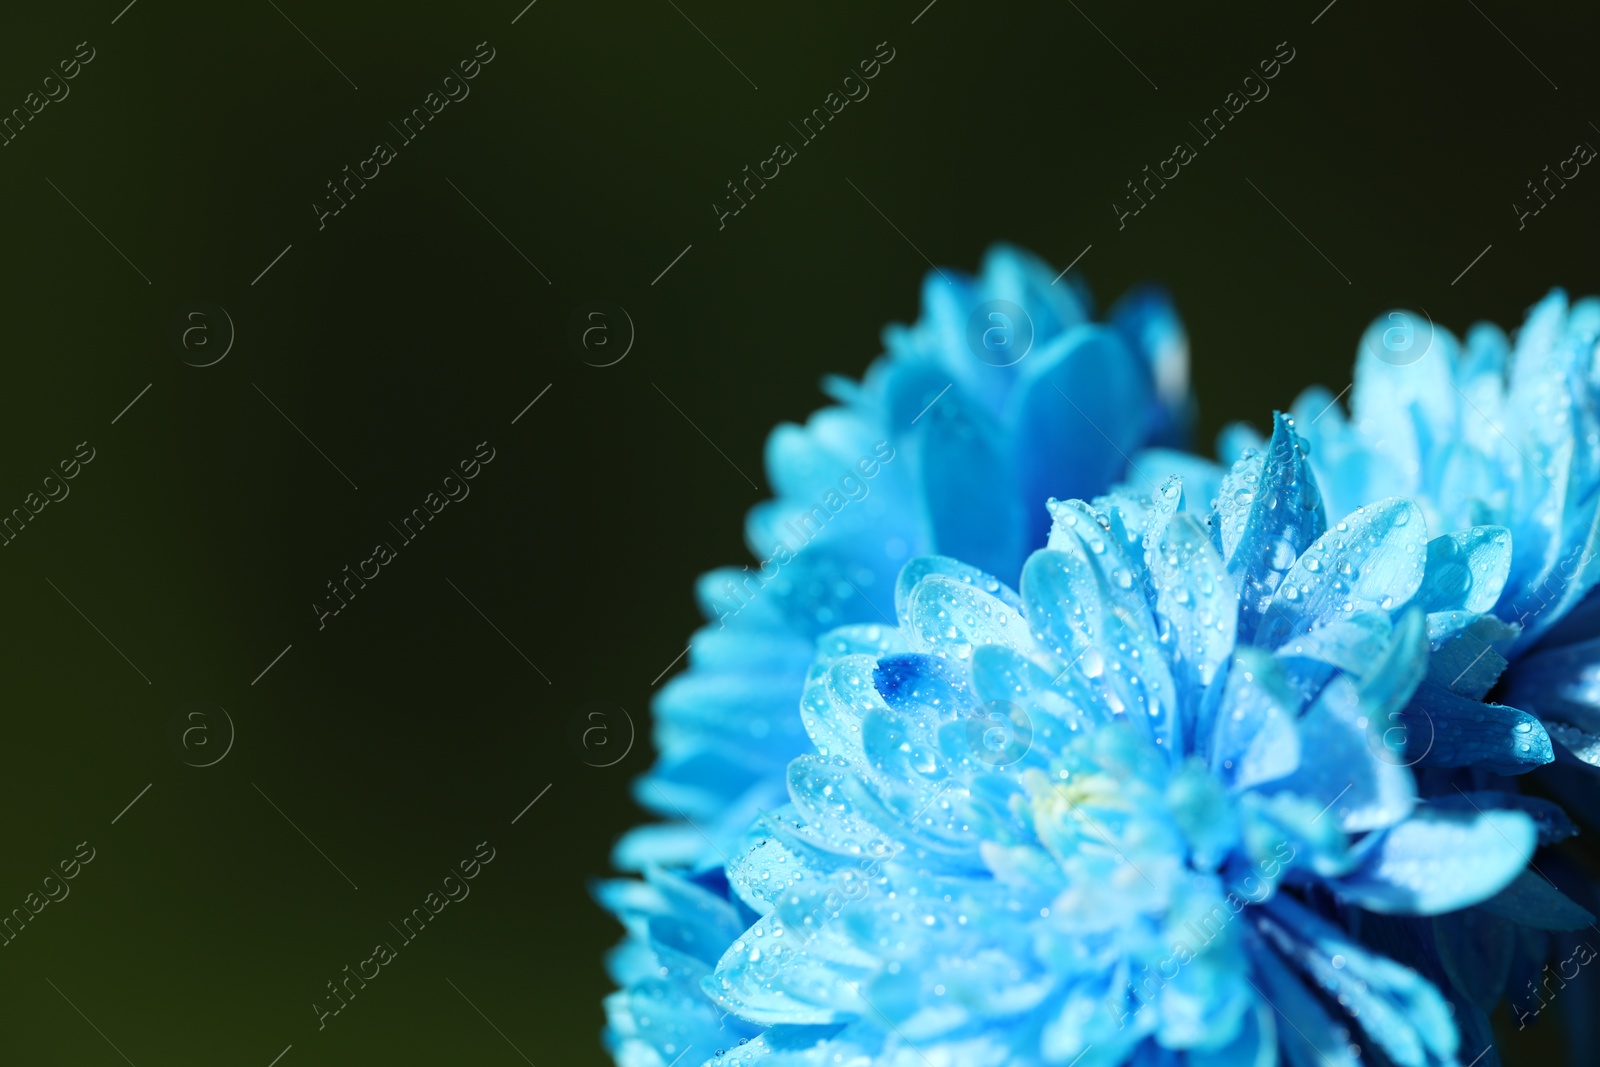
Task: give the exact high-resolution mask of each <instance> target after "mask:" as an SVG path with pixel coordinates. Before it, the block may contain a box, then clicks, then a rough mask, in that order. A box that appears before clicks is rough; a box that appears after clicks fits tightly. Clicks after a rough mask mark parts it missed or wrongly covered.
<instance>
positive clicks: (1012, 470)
mask: <svg viewBox="0 0 1600 1067" xmlns="http://www.w3.org/2000/svg"><path fill="white" fill-rule="evenodd" d="M884 347H885V350H886V351H885V354H884V355H883V356H881V357H880V358H879V359H878V360H876V361H875V362H874V363H873V364H872V366H871V367H870V368H869V369H868V372H867V375H866V377H865V379H864V380H863V381H861V382H854V381H850V380H847V379H844V378H837V377H835V378H830V379H828V380H827V381H826V382H825V383H824V385H825V388H826V390H827V392H828V393H829V395H830V396H832V398H833V399H834V400H835V401H836V406H832V407H828V408H824V409H823V410H821V411H819V412H817V413H816V414H814V415H813V416H812V417H811V418H810V420H809V421H808V422H807V424H806V425H805V426H804V427H801V426H796V425H783V426H779V427H778V428H777V429H776V430H774V431H773V433H772V436H771V437H770V438H769V440H768V442H767V449H766V466H767V474H768V477H769V479H770V480H771V483H772V485H773V486H774V488H775V491H776V496H775V498H774V499H772V500H770V501H767V502H765V503H763V504H760V505H758V506H757V507H755V508H754V509H752V511H751V512H750V515H749V518H748V521H747V523H746V530H745V535H746V541H747V543H748V544H749V546H750V551H751V553H752V554H753V555H754V556H755V557H756V559H757V561H759V562H758V564H757V565H756V566H753V567H751V566H747V567H745V568H743V569H742V570H740V569H734V568H726V569H723V570H718V571H713V572H711V573H709V574H706V575H704V576H703V577H702V578H701V579H700V582H699V586H698V593H699V599H700V601H701V604H702V608H703V610H704V613H705V615H706V618H707V619H708V620H709V622H708V625H707V626H706V627H705V628H703V629H701V630H700V631H699V632H698V633H696V634H695V636H694V638H693V641H692V643H691V647H690V651H689V667H688V670H686V671H685V672H683V673H682V674H681V675H679V676H678V677H675V678H674V679H672V681H670V682H669V683H668V684H667V685H666V686H665V688H664V689H663V690H662V692H661V693H660V695H659V696H658V697H657V698H656V701H655V703H654V705H653V712H654V718H655V739H656V745H657V748H658V749H659V752H660V758H659V760H658V762H657V765H656V766H655V768H654V769H653V770H652V771H651V772H650V773H649V774H648V775H647V776H646V777H645V778H644V779H642V780H641V781H640V782H639V783H638V785H637V787H636V790H635V792H636V795H637V797H638V800H639V802H640V803H641V804H643V805H644V806H645V807H647V808H649V809H650V810H652V811H655V812H657V813H659V814H661V815H663V816H665V817H667V818H668V819H669V820H672V821H671V822H670V823H668V824H666V825H659V826H651V827H644V828H641V829H639V830H636V831H635V832H633V833H631V834H629V835H628V836H627V837H626V838H625V839H624V840H623V842H622V843H621V844H620V846H619V847H618V848H617V850H616V853H615V860H616V862H617V864H618V866H620V867H622V868H624V869H628V870H639V869H642V868H644V867H646V866H648V865H652V864H655V865H662V864H665V865H674V866H693V865H696V864H701V865H704V864H716V863H720V862H721V860H720V858H719V857H718V855H717V849H719V848H721V849H726V848H729V847H731V844H732V842H733V841H735V840H737V838H738V835H739V834H740V833H741V832H742V830H743V829H744V827H745V826H747V825H748V824H749V822H750V819H751V818H753V817H754V816H755V814H756V813H757V812H758V811H760V810H762V809H764V808H770V807H773V806H774V805H776V804H779V803H782V802H783V800H784V787H783V771H784V768H785V767H786V766H787V765H788V762H789V760H790V759H792V758H793V757H794V756H796V755H798V754H799V753H800V752H801V751H802V749H803V747H804V744H805V736H804V734H803V733H802V731H801V729H800V725H799V720H798V717H797V716H796V715H795V707H796V705H797V703H798V701H799V699H800V692H801V689H802V686H803V685H804V681H805V672H806V668H807V667H808V666H809V665H810V663H811V659H812V656H813V654H814V652H815V641H816V638H817V636H818V635H819V634H821V633H824V632H826V631H828V630H830V629H833V628H834V627H837V626H840V625H843V624H846V623H852V622H868V623H872V622H880V623H885V624H892V621H893V620H892V614H893V610H894V608H893V600H892V595H891V591H892V589H893V588H894V580H895V576H896V575H897V574H898V573H899V571H900V568H901V567H902V566H903V565H904V564H905V562H906V560H908V559H910V558H912V557H913V556H918V555H923V554H927V553H930V552H942V553H947V554H951V555H955V556H959V557H960V558H962V559H965V560H969V561H971V562H972V563H973V564H974V565H976V566H980V567H983V568H985V569H987V570H988V571H990V572H991V573H994V574H996V575H999V576H1001V577H1002V578H1004V579H1007V580H1013V581H1014V580H1015V578H1016V576H1017V574H1018V573H1019V571H1020V568H1021V566H1022V561H1023V560H1024V559H1025V558H1026V556H1027V554H1028V552H1029V551H1031V550H1032V549H1034V548H1037V547H1039V546H1040V545H1042V544H1043V543H1044V539H1045V536H1046V532H1047V529H1048V516H1047V514H1046V512H1045V510H1044V508H1043V502H1044V501H1045V500H1046V499H1048V498H1049V497H1050V496H1052V495H1054V496H1061V497H1069V496H1090V495H1093V494H1094V493H1097V492H1101V491H1103V490H1104V489H1106V488H1108V487H1109V486H1111V485H1112V484H1113V483H1115V482H1116V481H1117V480H1118V479H1120V478H1121V477H1122V476H1123V475H1124V473H1125V472H1126V470H1127V464H1128V457H1129V456H1130V455H1132V454H1134V453H1135V452H1137V451H1138V450H1139V449H1141V448H1144V447H1147V446H1150V445H1156V444H1169V443H1173V442H1176V441H1177V440H1178V439H1179V438H1180V437H1181V436H1182V431H1183V428H1184V426H1185V425H1186V424H1187V421H1188V416H1189V408H1190V406H1191V403H1192V402H1191V400H1190V398H1189V396H1188V344H1187V340H1186V338H1185V336H1184V333H1183V328H1182V325H1181V324H1180V323H1179V321H1178V319H1177V315H1176V312H1175V311H1174V310H1173V308H1172V306H1171V305H1170V303H1169V302H1168V301H1167V299H1166V298H1165V296H1163V295H1162V294H1160V293H1158V292H1156V291H1153V290H1145V291H1137V292H1134V293H1132V294H1130V295H1128V296H1127V297H1125V298H1124V299H1123V300H1122V301H1121V302H1120V303H1119V304H1118V305H1117V306H1116V307H1114V308H1113V309H1112V310H1111V312H1110V315H1109V319H1108V322H1107V323H1105V324H1100V323H1097V322H1095V321H1093V318H1092V308H1091V306H1090V302H1089V297H1088V295H1087V293H1086V292H1084V291H1083V290H1082V289H1080V288H1078V287H1077V286H1076V285H1075V283H1074V280H1073V279H1071V278H1067V277H1061V276H1060V275H1058V274H1056V272H1054V271H1052V270H1051V269H1050V268H1049V267H1048V266H1047V265H1045V264H1044V263H1042V262H1040V261H1039V260H1037V259H1035V258H1034V257H1032V256H1030V255H1028V254H1027V253H1025V252H1022V251H1019V250H1017V249H1015V248H1009V247H1005V246H998V247H996V248H994V249H992V250H991V251H990V252H989V253H988V255H987V256H986V257H985V260H984V265H983V271H982V273H981V274H980V275H979V276H978V277H975V278H974V277H969V276H967V275H964V274H962V273H960V272H958V271H949V270H938V271H935V272H933V273H930V274H929V275H928V276H927V279H926V281H925V282H924V285H923V297H922V316H921V318H920V319H919V320H918V321H917V322H916V323H915V324H913V325H911V326H891V327H889V328H888V329H886V330H885V331H884ZM868 470H871V471H872V472H873V473H872V474H871V475H868V474H867V473H866V471H868ZM691 823H692V825H691Z"/></svg>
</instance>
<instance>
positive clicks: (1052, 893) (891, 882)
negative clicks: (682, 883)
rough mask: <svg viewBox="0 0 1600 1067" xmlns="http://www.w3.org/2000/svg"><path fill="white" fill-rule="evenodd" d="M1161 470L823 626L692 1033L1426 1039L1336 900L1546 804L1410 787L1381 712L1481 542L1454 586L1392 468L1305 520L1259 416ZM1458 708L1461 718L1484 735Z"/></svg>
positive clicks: (1045, 1046) (1232, 1052) (1486, 862)
mask: <svg viewBox="0 0 1600 1067" xmlns="http://www.w3.org/2000/svg"><path fill="white" fill-rule="evenodd" d="M1200 473H1201V474H1203V473H1204V471H1203V469H1202V470H1201V472H1200ZM1187 488H1195V489H1199V490H1200V491H1199V492H1196V493H1194V495H1193V497H1192V498H1191V497H1190V496H1189V495H1188V493H1187V492H1186V487H1185V486H1184V484H1183V483H1182V482H1180V481H1179V480H1177V479H1174V480H1172V481H1170V482H1168V483H1167V484H1166V485H1165V486H1164V487H1163V489H1162V490H1161V491H1160V492H1159V493H1156V494H1154V499H1153V500H1152V499H1149V498H1144V499H1139V498H1135V497H1134V496H1132V495H1131V494H1128V493H1120V492H1119V493H1114V494H1111V495H1110V496H1107V497H1102V498H1099V499H1097V500H1096V501H1095V502H1094V504H1093V505H1088V504H1084V503H1082V502H1080V501H1071V502H1067V503H1059V502H1055V501H1052V502H1051V507H1050V511H1051V514H1052V516H1053V526H1052V532H1051V535H1050V538H1049V542H1048V546H1047V548H1045V549H1044V550H1041V551H1038V552H1036V553H1034V554H1033V555H1032V556H1030V558H1029V559H1028V561H1027V563H1026V565H1025V567H1024V568H1023V570H1022V576H1021V584H1020V593H1017V592H1013V591H1012V590H1011V589H1010V588H1008V587H1007V586H1006V585H1004V584H1002V583H1001V582H999V581H998V580H997V579H995V578H993V577H991V576H989V575H987V574H985V573H983V572H982V571H980V570H978V569H976V568H974V567H971V566H968V565H965V564H962V563H957V562H955V561H954V560H949V559H942V558H934V559H919V560H915V561H913V562H912V563H911V564H909V565H908V566H907V567H906V568H905V569H904V571H903V572H902V573H901V575H900V578H899V580H898V583H897V586H896V596H895V600H896V605H895V606H896V615H897V619H898V623H899V625H898V626H897V627H896V628H894V629H889V628H887V627H882V626H859V625H857V626H850V627H845V628H842V629H840V630H837V631H834V632H833V633H831V634H830V635H828V636H827V637H826V638H824V640H823V641H822V642H821V652H820V654H819V657H818V659H817V661H816V662H815V664H814V665H813V666H812V668H811V671H810V674H809V678H808V682H807V686H806V694H805V699H804V702H803V704H802V706H801V711H802V719H803V721H804V724H805V728H806V730H807V733H808V736H809V737H810V739H811V742H812V745H813V749H814V751H813V752H812V753H810V754H808V755H805V756H802V757H800V758H798V759H796V760H795V761H793V763H792V764H791V765H790V769H789V776H788V777H789V794H790V796H791V798H792V803H790V804H788V805H784V806H780V807H777V808H775V809H774V810H773V811H771V812H770V813H768V814H765V815H763V816H761V817H759V818H758V819H757V820H756V821H755V823H754V824H753V826H752V829H751V830H750V832H749V833H748V834H747V835H746V838H745V840H744V842H743V843H742V844H741V846H740V847H739V849H738V850H737V852H736V853H735V854H734V855H733V857H732V862H731V863H730V864H729V866H728V868H727V878H728V886H729V889H730V890H731V893H730V895H729V899H728V900H727V901H726V904H727V911H726V914H725V918H726V919H727V920H728V921H726V922H724V923H723V924H722V926H721V928H720V930H719V932H718V933H717V934H716V935H714V936H711V935H709V927H705V928H704V929H706V931H707V933H708V936H707V938H706V941H707V944H708V945H709V944H710V943H712V942H714V941H715V940H717V939H718V938H720V937H721V936H726V932H727V930H729V929H730V928H732V927H733V926H734V925H737V923H738V921H739V919H740V917H747V916H748V917H754V921H753V922H750V923H749V924H748V926H747V927H746V928H745V929H744V930H743V931H742V932H741V933H740V934H739V935H738V936H737V939H736V940H734V941H733V942H732V944H731V945H730V946H729V947H728V948H727V950H726V951H725V952H723V953H722V954H721V956H720V958H719V959H718V960H717V961H716V966H715V970H714V971H713V973H711V974H710V975H709V976H708V977H706V978H705V979H704V980H703V982H702V985H703V987H704V989H705V990H706V992H707V993H708V994H710V995H711V996H712V997H714V998H715V999H716V1001H717V1003H718V1004H719V1005H720V1006H721V1007H722V1008H723V1010H725V1011H727V1012H729V1013H731V1014H730V1015H729V1016H728V1018H729V1019H736V1020H738V1022H739V1024H740V1025H741V1026H746V1027H760V1028H761V1030H760V1032H759V1033H756V1034H753V1035H752V1034H749V1033H748V1032H741V1033H740V1036H741V1037H743V1038H744V1039H745V1041H746V1043H744V1044H742V1045H741V1044H738V1043H737V1041H736V1040H728V1041H726V1042H724V1043H723V1044H721V1045H719V1046H718V1047H719V1048H721V1049H723V1050H725V1054H718V1053H716V1052H713V1054H712V1055H711V1056H707V1057H705V1058H703V1059H702V1058H699V1056H701V1055H703V1054H704V1052H705V1048H704V1046H697V1047H698V1048H699V1052H698V1053H696V1054H695V1058H696V1061H697V1062H700V1063H706V1064H710V1063H716V1064H741V1063H751V1064H753V1063H758V1062H759V1063H761V1064H763V1065H765V1067H800V1065H805V1067H821V1065H823V1064H836V1063H845V1064H857V1065H868V1064H870V1065H873V1067H912V1065H914V1064H924V1065H932V1067H957V1065H960V1067H990V1065H993V1067H999V1065H1001V1064H1006V1065H1034V1064H1038V1065H1045V1064H1050V1065H1060V1067H1065V1065H1068V1064H1078V1065H1080V1067H1109V1065H1114V1064H1122V1063H1128V1062H1132V1063H1139V1064H1147V1063H1148V1064H1156V1063H1167V1062H1173V1061H1171V1060H1169V1059H1166V1058H1164V1057H1167V1056H1170V1055H1173V1054H1177V1053H1182V1054H1183V1055H1185V1056H1186V1057H1187V1060H1186V1062H1188V1063H1190V1064H1197V1065H1201V1064H1203V1065H1207V1067H1212V1065H1215V1067H1222V1065H1231V1064H1258V1063H1259V1064H1267V1063H1274V1062H1279V1058H1280V1055H1281V1057H1282V1058H1283V1059H1284V1060H1286V1061H1287V1062H1289V1063H1291V1064H1295V1065H1297V1067H1299V1065H1305V1067H1310V1065H1312V1064H1320V1065H1335V1067H1344V1065H1353V1064H1356V1063H1358V1062H1367V1060H1368V1059H1370V1057H1366V1058H1358V1057H1361V1056H1362V1054H1361V1052H1360V1047H1361V1046H1367V1047H1371V1048H1376V1049H1377V1050H1379V1051H1380V1052H1381V1054H1382V1057H1386V1058H1387V1060H1388V1061H1392V1062H1394V1063H1397V1064H1402V1065H1405V1067H1432V1065H1444V1064H1457V1063H1459V1062H1461V1061H1460V1060H1458V1059H1457V1056H1456V1053H1457V1051H1458V1041H1459V1039H1458V1033H1457V1029H1456V1026H1455V1024H1454V1022H1453V1020H1452V1010H1451V1008H1450V1006H1449V1005H1448V1004H1447V1002H1446V1000H1445V998H1444V997H1443V996H1442V995H1441V994H1440V992H1439V991H1438V989H1437V988H1436V987H1435V985H1434V984H1433V983H1431V982H1429V981H1428V980H1426V979H1425V978H1424V977H1422V976H1421V975H1419V974H1418V973H1417V971H1416V970H1414V969H1412V968H1409V967H1405V966H1402V965H1400V964H1398V963H1396V962H1395V961H1394V960H1393V959H1392V958H1390V957H1389V955H1388V954H1387V953H1385V952H1383V951H1380V950H1379V949H1377V948H1375V947H1373V945H1372V944H1370V943H1368V942H1366V941H1364V940H1363V938H1362V937H1360V936H1358V935H1357V934H1355V933H1352V932H1351V931H1352V929H1354V928H1358V927H1360V926H1361V925H1362V919H1361V917H1362V916H1366V917H1368V919H1369V920H1370V921H1371V922H1372V923H1373V924H1374V925H1381V924H1382V923H1383V922H1384V921H1386V920H1387V919H1388V918H1390V917H1394V916H1435V915H1441V914H1443V913H1447V912H1451V911H1454V910H1456V909H1460V908H1463V907H1466V906H1469V905H1473V904H1476V903H1478V902H1480V901H1484V900H1487V899H1490V898H1492V897H1495V896H1496V895H1497V894H1499V893H1501V892H1502V891H1503V890H1505V889H1506V888H1507V887H1508V886H1512V885H1513V884H1520V883H1516V880H1517V878H1518V875H1519V873H1520V872H1521V871H1522V868H1523V867H1524V865H1525V863H1526V857H1527V855H1528V854H1530V853H1531V851H1532V849H1533V848H1534V847H1535V844H1536V842H1537V841H1538V840H1539V838H1540V834H1541V830H1542V829H1544V828H1546V827H1550V828H1554V829H1559V827H1558V826H1557V820H1558V818H1559V816H1558V813H1554V812H1553V811H1552V810H1551V809H1550V807H1549V805H1546V804H1543V803H1542V802H1539V801H1535V800H1531V799H1527V798H1516V797H1504V796H1501V795H1498V794H1492V793H1477V792H1462V793H1461V794H1460V795H1459V799H1458V800H1455V801H1453V802H1446V801H1443V800H1440V801H1434V802H1426V803H1424V802H1421V801H1419V797H1418V793H1417V788H1416V782H1415V779H1414V777H1413V774H1412V771H1411V770H1410V769H1409V768H1408V767H1407V766H1405V765H1404V763H1405V760H1404V753H1403V750H1402V749H1401V747H1400V746H1399V745H1398V744H1396V737H1395V736H1394V734H1393V731H1394V726H1393V725H1392V724H1394V723H1395V722H1396V720H1395V718H1394V716H1396V715H1398V714H1399V713H1401V711H1402V710H1403V709H1405V708H1406V707H1407V706H1408V704H1409V702H1410V701H1411V699H1412V696H1413V694H1414V692H1415V691H1416V690H1417V688H1418V687H1419V686H1420V685H1422V684H1423V683H1424V682H1425V681H1426V680H1427V679H1428V678H1429V677H1430V675H1431V674H1432V672H1433V671H1434V669H1435V665H1434V663H1433V656H1432V655H1431V653H1430V642H1429V625H1430V616H1437V615H1440V614H1449V613H1459V614H1462V615H1475V614H1476V609H1477V608H1478V606H1479V605H1480V603H1481V602H1483V601H1485V600H1487V601H1488V602H1489V603H1492V602H1493V600H1494V598H1495V597H1497V596H1498V594H1499V592H1500V590H1499V588H1498V584H1499V582H1500V581H1502V580H1503V577H1504V568H1497V567H1496V566H1495V565H1494V560H1495V558H1496V550H1495V549H1485V550H1484V551H1485V553H1486V555H1487V556H1488V557H1489V558H1488V559H1487V561H1486V562H1485V565H1484V566H1483V567H1480V568H1477V569H1475V570H1474V572H1473V573H1474V577H1475V580H1476V585H1475V586H1474V587H1472V588H1467V589H1463V588H1461V583H1459V582H1455V581H1454V580H1453V578H1454V571H1453V570H1452V568H1454V567H1455V566H1456V565H1457V559H1456V557H1454V556H1453V555H1450V554H1447V553H1444V552H1441V551H1439V550H1437V548H1435V545H1436V541H1430V540H1429V539H1428V534H1427V526H1428V524H1427V520H1426V518H1425V517H1424V514H1423V512H1422V510H1421V509H1420V508H1419V507H1418V506H1417V505H1416V504H1414V503H1412V502H1411V501H1409V500H1406V499H1403V498H1388V499H1382V500H1378V501H1374V502H1369V503H1366V504H1364V505H1363V506H1361V507H1358V508H1357V509H1356V510H1355V511H1353V512H1352V513H1351V514H1349V515H1347V516H1345V517H1344V518H1343V519H1341V520H1339V521H1337V522H1335V523H1334V524H1333V525H1332V526H1331V527H1328V526H1327V524H1326V521H1325V518H1324V511H1323V508H1322V504H1321V499H1320V496H1319V494H1318V493H1317V490H1316V486H1315V479H1314V477H1313V475H1312V473H1311V471H1310V469H1309V467H1308V466H1307V464H1306V462H1305V456H1304V452H1303V449H1302V447H1301V444H1300V442H1299V441H1298V439H1297V438H1296V437H1295V434H1294V429H1293V424H1292V422H1291V421H1290V420H1289V419H1287V418H1284V417H1280V418H1279V419H1278V420H1277V421H1276V424H1275V428H1274V434H1273V438H1272V440H1271V442H1270V443H1269V445H1268V447H1267V448H1266V450H1265V451H1264V452H1261V453H1257V454H1255V455H1253V456H1250V457H1246V458H1244V459H1242V460H1241V462H1240V464H1238V465H1236V466H1235V468H1234V469H1233V470H1232V471H1230V472H1229V473H1228V475H1227V476H1225V477H1224V478H1223V479H1221V480H1220V482H1218V483H1216V484H1215V485H1202V486H1196V487H1187ZM1190 499H1194V500H1212V499H1215V500H1216V501H1217V506H1216V507H1215V508H1214V509H1212V510H1210V511H1209V512H1206V511H1200V512H1196V511H1192V510H1191V509H1190V506H1189V500H1190ZM1202 507H1203V505H1202ZM1447 536H1448V535H1447ZM1461 536H1462V537H1464V538H1465V539H1466V540H1468V541H1469V542H1470V543H1471V544H1473V545H1476V544H1477V543H1478V540H1479V538H1478V537H1477V535H1472V534H1471V533H1470V532H1468V533H1466V534H1463V535H1461ZM1487 537H1488V541H1489V543H1490V544H1491V545H1497V544H1498V543H1497V542H1496V541H1495V538H1494V535H1493V534H1492V533H1488V534H1487ZM1499 549H1500V550H1503V551H1504V552H1505V553H1506V554H1509V551H1510V549H1509V547H1507V546H1504V545H1499ZM1505 732H1506V731H1501V733H1505ZM1489 737H1490V731H1484V732H1483V733H1482V735H1481V736H1476V737H1472V738H1467V739H1465V740H1464V741H1463V743H1464V744H1468V745H1469V747H1470V746H1471V745H1473V744H1476V745H1479V746H1480V747H1482V748H1483V750H1484V752H1486V753H1489V754H1490V756H1491V757H1492V758H1507V759H1511V760H1513V761H1514V760H1515V758H1516V757H1515V751H1514V750H1515V745H1516V742H1515V741H1514V740H1512V739H1508V738H1505V737H1500V738H1498V740H1496V741H1494V742H1492V743H1491V742H1490V740H1489ZM1497 745H1498V746H1500V747H1498V748H1497V747H1496V746H1497ZM1504 748H1510V749H1511V750H1512V752H1511V754H1510V755H1507V753H1506V752H1504V751H1502V749H1504ZM719 889H720V887H719ZM704 959H705V956H704V955H701V956H699V957H697V960H698V961H703V960H704ZM725 1033H728V1031H725ZM685 1036H686V1037H687V1033H685ZM697 1036H698V1037H699V1039H700V1040H706V1039H711V1040H715V1035H709V1034H704V1033H701V1034H699V1035H697ZM638 1062H639V1063H645V1062H654V1061H647V1060H645V1059H640V1060H639V1061H638ZM1380 1062H1381V1060H1380Z"/></svg>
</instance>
